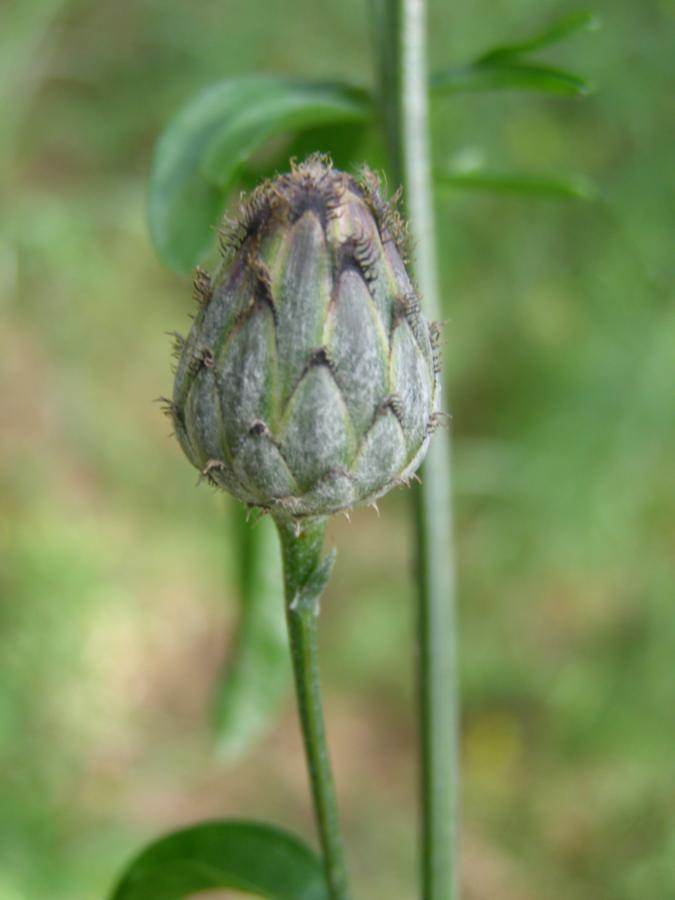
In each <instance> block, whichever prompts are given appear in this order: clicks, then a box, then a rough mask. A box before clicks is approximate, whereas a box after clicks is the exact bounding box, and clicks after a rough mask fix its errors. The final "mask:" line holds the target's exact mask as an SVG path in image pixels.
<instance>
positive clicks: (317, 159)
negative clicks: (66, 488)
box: [170, 156, 439, 519]
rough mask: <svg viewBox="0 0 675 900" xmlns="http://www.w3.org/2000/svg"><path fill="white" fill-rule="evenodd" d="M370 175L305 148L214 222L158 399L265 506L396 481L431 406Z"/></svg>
mask: <svg viewBox="0 0 675 900" xmlns="http://www.w3.org/2000/svg"><path fill="white" fill-rule="evenodd" d="M405 239H406V234H405V228H404V226H403V224H402V222H401V219H400V217H399V215H398V213H397V212H396V210H395V205H394V204H391V203H386V202H385V200H384V199H383V197H382V195H381V193H380V187H379V183H378V180H377V179H376V177H375V176H374V175H372V173H370V172H368V171H367V170H364V171H363V172H362V173H361V175H360V176H359V177H356V178H355V177H352V176H350V175H348V174H346V173H344V172H341V171H338V170H336V169H334V168H333V167H332V166H331V164H330V161H329V160H327V159H326V158H325V157H321V156H313V157H310V158H309V159H308V160H306V161H305V162H304V163H302V164H300V165H297V166H294V167H293V169H292V171H291V172H290V173H289V174H284V175H280V176H278V177H276V178H274V179H273V180H271V181H267V182H265V183H264V184H262V185H260V186H259V187H258V188H257V189H256V190H255V191H254V192H253V193H252V194H251V195H250V196H249V197H248V198H247V199H246V200H245V201H244V202H243V203H242V208H241V217H240V219H239V221H238V222H236V223H231V224H229V226H228V227H227V230H226V232H225V234H224V239H223V244H224V251H225V253H224V259H223V261H222V263H221V265H220V267H219V268H218V269H217V271H216V272H215V274H214V275H213V277H212V278H210V277H209V276H208V275H206V274H205V273H204V272H203V271H201V270H197V275H196V278H195V291H196V295H197V298H198V300H199V311H198V314H197V316H196V318H195V321H194V324H193V327H192V330H191V332H190V334H189V336H188V338H187V339H186V340H182V339H179V344H178V356H179V361H178V367H177V371H176V380H175V387H174V395H173V400H172V402H171V403H170V412H171V415H172V418H173V421H174V426H175V431H176V434H177V436H178V439H179V441H180V443H181V446H182V448H183V450H184V451H185V453H186V455H187V456H188V458H189V459H190V461H191V462H192V463H193V465H194V466H196V467H197V468H198V469H199V471H200V472H202V473H203V474H204V475H205V476H206V477H207V478H208V480H209V481H211V482H212V483H214V484H216V485H218V486H220V487H222V488H224V489H225V490H227V491H229V492H230V493H232V494H234V495H235V496H236V497H238V498H239V499H240V500H242V501H244V502H245V503H247V504H249V505H250V506H254V507H260V508H263V509H266V510H269V511H271V512H272V513H273V514H274V515H275V516H277V517H285V518H294V519H299V518H302V517H306V516H323V515H327V514H330V513H333V512H337V511H339V510H346V509H349V508H350V507H351V506H353V505H354V504H361V503H371V502H373V501H374V500H375V499H377V498H378V497H379V496H381V495H382V494H384V493H385V492H386V491H388V490H389V489H390V488H391V487H392V486H394V485H395V484H397V483H401V482H404V483H405V482H407V480H408V479H409V478H410V477H411V476H412V475H413V473H414V472H415V470H416V469H417V467H418V466H419V464H420V462H421V461H422V459H423V457H424V454H425V453H426V449H427V445H428V442H429V437H430V434H431V433H432V431H433V430H434V427H435V425H436V423H437V419H438V408H439V379H438V360H437V351H436V343H437V331H436V328H435V327H434V326H430V324H429V323H428V322H427V321H426V320H425V319H424V317H423V315H422V314H421V311H420V304H419V300H418V297H417V295H416V292H415V290H414V288H413V285H412V283H411V281H410V278H409V277H408V274H407V271H406V266H405V262H404V260H405V255H406V254H405V243H406V240H405Z"/></svg>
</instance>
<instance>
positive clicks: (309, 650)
mask: <svg viewBox="0 0 675 900" xmlns="http://www.w3.org/2000/svg"><path fill="white" fill-rule="evenodd" d="M277 528H278V530H279V539H280V541H281V552H282V557H283V565H284V586H285V593H286V621H287V623H288V636H289V640H290V646H291V659H292V663H293V673H294V676H295V689H296V696H297V701H298V712H299V715H300V725H301V729H302V737H303V741H304V746H305V756H306V758H307V766H308V769H309V780H310V786H311V790H312V799H313V802H314V813H315V817H316V823H317V828H318V831H319V838H320V841H321V847H322V851H323V860H324V867H325V871H326V881H327V884H328V890H329V896H330V898H331V900H349V896H350V893H349V887H348V883H347V870H346V866H345V861H344V850H343V846H342V835H341V832H340V823H339V819H338V810H337V800H336V796H335V786H334V782H333V774H332V771H331V765H330V758H329V756H328V745H327V742H326V729H325V725H324V719H323V710H322V704H321V691H320V686H319V657H318V640H317V637H318V635H317V624H318V615H319V599H320V596H321V592H322V590H323V588H324V586H325V584H326V582H327V580H328V576H329V574H330V569H331V566H332V558H330V557H328V558H326V559H323V560H322V559H321V548H322V545H323V538H324V532H325V528H326V523H325V520H324V519H321V520H318V519H317V520H312V521H311V522H310V523H308V524H307V525H305V526H304V527H303V529H302V530H301V531H300V532H297V533H296V530H295V528H294V527H293V525H292V524H290V523H287V522H280V521H279V522H277Z"/></svg>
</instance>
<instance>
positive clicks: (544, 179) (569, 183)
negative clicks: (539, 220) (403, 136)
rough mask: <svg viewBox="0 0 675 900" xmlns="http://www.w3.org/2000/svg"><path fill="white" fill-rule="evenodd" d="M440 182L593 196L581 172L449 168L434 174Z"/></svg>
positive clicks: (485, 188) (584, 197)
mask: <svg viewBox="0 0 675 900" xmlns="http://www.w3.org/2000/svg"><path fill="white" fill-rule="evenodd" d="M436 178H437V181H438V182H439V183H440V184H443V185H446V186H449V187H457V188H468V189H471V190H479V191H496V192H499V193H509V194H539V195H543V196H544V195H545V196H552V197H575V198H578V199H582V200H588V199H591V198H592V197H593V196H595V193H596V191H595V188H594V185H593V184H592V182H591V181H589V180H588V179H587V178H584V177H583V176H581V175H540V174H533V173H529V172H489V171H485V170H476V171H468V172H462V171H455V172H453V171H449V172H441V173H440V174H438V175H437V176H436Z"/></svg>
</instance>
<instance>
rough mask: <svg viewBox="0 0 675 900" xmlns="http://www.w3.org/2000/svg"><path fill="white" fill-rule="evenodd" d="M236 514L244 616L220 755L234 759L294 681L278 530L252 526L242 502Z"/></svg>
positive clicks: (219, 722)
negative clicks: (292, 680) (285, 612)
mask: <svg viewBox="0 0 675 900" xmlns="http://www.w3.org/2000/svg"><path fill="white" fill-rule="evenodd" d="M235 514H236V517H237V518H236V521H235V523H234V527H235V528H236V531H237V540H238V548H237V549H238V552H237V554H236V555H237V559H238V560H239V565H240V569H239V596H240V602H241V617H240V621H239V631H238V634H237V639H236V644H235V648H234V652H233V655H232V658H231V660H230V661H229V662H228V664H227V668H226V670H225V672H224V673H223V676H222V680H221V682H220V684H219V685H218V690H217V694H216V703H215V722H216V731H217V744H218V753H219V755H220V756H221V757H222V758H224V759H226V760H228V761H232V760H235V759H237V758H238V757H240V756H241V754H242V753H244V752H245V751H246V750H247V748H248V747H249V746H250V745H251V743H252V742H253V741H255V740H256V738H258V737H259V736H260V735H261V734H262V733H263V731H264V730H265V728H267V727H268V725H269V723H270V720H271V719H273V718H274V716H275V715H276V713H277V712H278V710H279V707H280V706H281V704H282V702H283V701H284V698H285V697H286V694H287V692H288V689H289V687H290V683H291V667H290V656H289V650H288V637H287V634H286V621H285V616H284V601H283V588H282V585H283V579H282V577H281V551H280V549H279V539H278V536H277V533H276V528H275V527H274V523H273V522H272V520H271V519H269V518H263V519H260V520H259V521H258V522H257V523H256V524H255V525H254V526H252V525H251V524H250V523H249V522H247V521H246V519H245V513H244V508H243V506H242V505H241V504H240V503H237V504H236V506H235Z"/></svg>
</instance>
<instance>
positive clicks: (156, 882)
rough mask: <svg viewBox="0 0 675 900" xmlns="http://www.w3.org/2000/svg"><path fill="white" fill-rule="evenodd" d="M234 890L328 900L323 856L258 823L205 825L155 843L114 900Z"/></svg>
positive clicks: (174, 898)
mask: <svg viewBox="0 0 675 900" xmlns="http://www.w3.org/2000/svg"><path fill="white" fill-rule="evenodd" d="M216 888H221V889H227V888H230V889H234V890H239V891H244V892H246V893H250V894H253V895H254V896H258V897H267V898H269V900H327V897H328V893H327V890H326V884H325V880H324V875H323V870H322V866H321V862H320V860H319V858H318V857H317V856H316V855H315V854H314V852H313V851H312V850H310V849H309V848H308V847H307V846H305V844H303V843H302V842H301V841H300V840H298V838H296V837H293V836H292V835H290V834H288V833H287V832H285V831H282V830H281V829H278V828H275V827H273V826H271V825H263V824H258V823H255V822H241V821H221V822H206V823H203V824H200V825H194V826H192V827H190V828H186V829H184V830H182V831H177V832H175V833H173V834H170V835H168V836H167V837H164V838H161V839H160V840H158V841H157V842H156V843H154V844H151V845H150V846H149V847H147V848H146V849H145V850H144V851H143V852H142V853H141V854H140V856H138V857H137V858H136V859H135V860H134V861H133V862H132V863H131V865H130V866H129V868H128V869H127V871H126V872H125V874H124V875H123V877H122V879H121V881H120V882H119V884H118V886H117V887H116V888H115V890H114V891H113V893H112V894H111V895H110V900H184V898H186V897H188V896H189V895H191V894H196V893H197V892H199V891H207V890H213V889H216Z"/></svg>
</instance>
